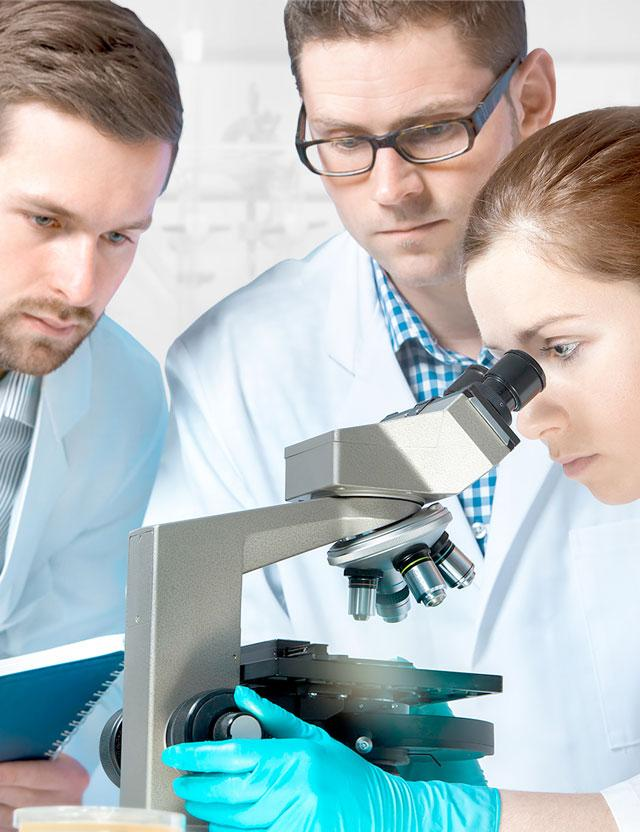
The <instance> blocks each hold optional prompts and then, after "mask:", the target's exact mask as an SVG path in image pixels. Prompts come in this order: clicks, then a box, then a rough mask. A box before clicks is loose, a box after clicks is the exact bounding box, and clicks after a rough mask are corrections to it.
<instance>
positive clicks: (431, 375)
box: [371, 259, 496, 553]
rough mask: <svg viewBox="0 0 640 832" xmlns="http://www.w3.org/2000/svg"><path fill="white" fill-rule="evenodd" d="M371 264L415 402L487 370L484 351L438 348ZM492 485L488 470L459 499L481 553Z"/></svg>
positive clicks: (488, 356) (488, 357)
mask: <svg viewBox="0 0 640 832" xmlns="http://www.w3.org/2000/svg"><path fill="white" fill-rule="evenodd" d="M371 263H372V269H373V278H374V281H375V284H376V291H377V293H378V300H379V301H380V306H381V308H382V314H383V317H384V320H385V323H386V325H387V330H388V332H389V338H390V340H391V345H392V347H393V351H394V353H395V354H396V357H397V359H398V363H399V364H400V367H401V369H402V372H403V373H404V376H405V378H406V379H407V383H408V384H409V387H410V388H411V392H412V393H413V395H414V396H415V397H416V401H419V402H423V401H426V400H427V399H432V398H434V397H435V396H441V395H442V394H443V393H444V391H445V390H446V388H447V387H448V386H449V385H450V384H451V382H452V381H453V380H454V379H456V378H457V377H458V376H459V375H460V374H461V373H462V372H463V370H464V369H465V368H466V367H468V366H469V365H470V364H475V363H477V364H483V365H484V366H486V367H489V366H491V364H492V363H493V361H494V359H493V356H492V355H491V353H490V352H489V351H488V350H486V349H483V350H482V352H481V353H480V356H479V357H478V360H477V361H473V360H472V359H471V358H468V357H467V356H466V355H461V354H460V353H457V352H453V351H451V350H446V349H444V348H443V347H441V346H440V345H439V344H438V343H437V341H435V339H434V338H432V336H431V335H430V334H429V331H428V330H427V328H426V327H425V325H424V323H423V321H422V320H421V319H420V317H419V316H418V314H417V313H416V312H414V310H413V309H412V308H411V306H409V304H408V303H407V302H406V300H405V299H404V298H403V297H402V295H401V294H400V293H399V292H398V290H397V289H396V287H395V286H394V285H393V283H392V282H391V281H390V280H389V278H388V277H387V275H386V274H385V273H384V272H383V271H382V269H381V268H380V266H379V265H378V263H376V262H375V260H373V259H372V260H371ZM495 485H496V472H495V469H492V470H491V471H489V473H487V474H485V475H484V476H482V477H480V479H479V480H477V481H476V482H474V483H473V485H470V486H469V488H466V489H465V490H464V491H463V492H462V493H461V494H460V495H459V500H460V503H461V504H462V508H463V510H464V513H465V515H466V517H467V520H468V521H469V523H470V525H471V528H472V530H473V533H474V535H475V538H476V540H477V541H478V545H479V546H480V549H481V550H482V552H483V553H484V546H485V541H486V537H487V528H488V523H489V520H490V519H491V504H492V502H493V492H494V489H495Z"/></svg>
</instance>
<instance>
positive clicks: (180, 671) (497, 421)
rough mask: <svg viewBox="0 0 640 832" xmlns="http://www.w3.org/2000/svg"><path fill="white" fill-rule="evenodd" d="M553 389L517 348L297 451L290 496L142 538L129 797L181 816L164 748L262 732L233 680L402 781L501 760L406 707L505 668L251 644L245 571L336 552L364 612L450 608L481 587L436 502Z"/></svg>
mask: <svg viewBox="0 0 640 832" xmlns="http://www.w3.org/2000/svg"><path fill="white" fill-rule="evenodd" d="M544 384H545V379H544V374H543V372H542V370H541V368H540V367H539V366H538V364H537V363H536V362H535V361H534V360H533V359H532V358H531V357H530V356H529V355H527V354H526V353H523V352H520V351H517V350H513V351H510V352H507V353H506V354H505V355H504V356H503V357H502V358H501V359H500V360H499V361H498V362H497V363H496V364H495V365H494V367H493V368H492V369H490V370H487V369H486V368H484V367H481V366H478V365H473V366H471V367H469V368H468V369H467V370H466V371H465V372H464V373H463V374H462V375H461V376H460V377H459V378H458V379H457V380H456V381H455V382H454V383H453V384H452V385H451V386H450V387H449V388H448V389H447V390H446V391H445V394H444V395H443V396H442V397H439V398H434V399H431V400H430V401H427V402H422V403H419V404H417V405H416V406H415V407H414V408H412V409H411V410H408V411H404V412H401V413H393V414H391V415H390V416H387V417H386V418H385V419H384V420H383V421H382V422H380V423H376V424H370V425H362V426H357V427H350V428H340V429H336V430H332V431H329V432H328V433H325V434H322V435H321V436H317V437H314V438H312V439H309V440H306V441H304V442H300V443H298V444H296V445H293V446H290V447H288V448H287V449H286V451H285V458H286V483H285V496H286V500H287V503H285V504H283V505H277V506H270V507H268V508H260V509H255V510H250V511H242V512H234V513H230V514H223V515H219V516H214V517H203V518H198V519H195V520H186V521H181V522H175V523H166V524H161V525H157V526H153V527H149V528H142V529H137V530H135V531H133V532H131V534H130V539H129V576H128V584H127V621H126V636H125V677H124V708H123V711H121V712H118V713H117V714H114V716H113V717H112V718H111V719H110V720H109V722H108V723H107V725H106V726H105V729H104V731H103V735H102V740H101V758H102V762H103V766H104V768H105V770H106V771H107V773H108V775H109V776H110V778H111V779H112V780H113V781H114V782H115V783H117V785H119V786H120V788H121V793H120V803H121V805H123V806H130V807H142V808H154V809H167V810H174V811H175V810H181V809H182V803H181V801H179V800H178V799H177V798H176V797H175V796H174V794H173V790H172V788H171V780H172V779H173V776H175V775H174V773H173V772H172V771H170V770H169V769H168V768H166V767H165V766H164V765H163V764H162V763H161V760H160V756H161V753H162V751H163V750H164V748H165V747H167V746H169V745H173V744H175V743H178V742H190V741H200V740H224V739H229V738H238V737H261V736H263V731H262V727H261V726H260V725H259V723H258V722H257V721H256V720H255V719H254V718H253V717H252V716H250V715H249V714H244V713H242V712H240V711H239V710H238V708H237V706H236V705H235V703H234V700H233V689H234V688H235V686H236V685H237V684H239V683H242V684H244V685H248V686H250V687H253V688H254V689H255V690H256V691H257V692H259V693H260V694H262V695H264V696H266V697H268V698H269V699H271V700H272V701H274V702H277V703H278V704H280V705H281V706H282V707H285V708H287V709H288V710H290V711H292V712H293V713H295V714H297V715H298V716H300V717H301V718H302V719H305V720H307V721H311V722H314V723H316V724H319V725H322V726H323V727H324V728H325V729H326V730H327V731H328V732H329V733H330V734H331V735H332V736H334V737H335V738H336V739H338V740H340V741H342V742H344V743H346V744H347V745H349V746H350V747H351V748H353V749H354V751H356V752H357V753H360V754H362V755H363V756H366V758H367V759H368V760H370V761H371V762H372V763H374V764H376V765H380V766H382V767H384V768H386V769H389V770H392V771H395V772H398V773H400V774H402V769H403V767H405V766H406V765H407V764H408V763H409V762H411V761H414V760H430V761H432V762H433V763H434V764H435V766H436V767H438V766H440V765H442V763H443V762H446V761H447V760H460V759H473V758H476V757H481V756H483V755H486V754H492V753H493V726H492V725H491V724H490V723H486V722H482V721H480V720H474V719H462V718H457V717H453V716H450V715H449V716H446V715H445V716H439V715H433V714H432V715H416V713H415V708H414V709H413V712H412V707H413V706H416V705H421V704H426V703H443V702H449V701H453V700H456V699H462V698H465V697H470V696H479V695H485V694H490V693H498V692H500V690H501V688H502V679H501V677H499V676H489V675H485V674H475V673H457V672H447V671H436V670H425V669H419V668H416V667H414V666H413V665H412V664H411V663H410V662H407V661H403V660H395V661H379V660H363V659H355V658H347V657H346V656H339V655H331V654H329V653H328V652H327V648H326V645H321V644H310V643H308V642H297V641H285V640H275V641H269V642H263V643H261V644H254V645H249V646H245V647H241V646H240V602H241V593H242V576H243V574H244V573H247V572H251V571H252V570H255V569H260V568H262V567H265V566H269V565H271V564H275V563H277V562H279V561H281V560H283V559H285V558H289V557H292V556H294V555H297V554H301V553H303V552H307V551H310V550H312V549H316V548H318V547H322V546H328V547H329V548H328V553H327V558H328V561H329V563H330V564H331V565H333V566H336V567H338V568H340V569H342V570H343V571H344V575H345V578H346V581H347V585H348V591H347V592H346V593H345V595H346V603H347V608H348V612H349V614H350V615H351V616H353V617H354V618H355V619H356V620H358V621H363V622H364V621H366V620H367V619H369V618H371V617H372V616H375V615H378V616H380V617H381V618H382V619H384V620H385V621H387V622H389V623H390V624H392V623H394V622H398V621H401V620H402V619H403V618H405V617H406V615H407V613H408V611H409V608H410V606H411V604H412V602H416V603H417V604H419V605H423V606H426V607H432V606H436V605H437V604H440V603H442V602H443V601H444V600H445V598H446V595H447V593H448V592H450V591H454V590H457V589H462V588H464V587H466V586H468V585H469V584H470V583H471V581H472V580H473V577H474V567H473V564H472V563H471V561H469V560H468V558H467V557H466V556H465V555H464V554H463V553H462V552H461V551H459V549H458V548H457V547H456V546H455V544H454V543H453V542H452V541H451V540H450V539H449V536H448V534H447V532H446V528H447V526H448V524H449V522H450V521H451V515H450V513H449V511H448V510H447V509H446V508H444V507H443V506H442V505H440V504H439V503H437V502H436V501H437V500H439V499H443V498H445V497H448V496H453V495H456V494H459V493H460V492H461V491H463V490H464V489H465V488H466V487H468V486H469V485H470V484H471V483H473V482H475V480H477V479H478V478H479V477H480V476H482V475H483V474H484V473H486V472H487V471H489V470H490V469H491V468H493V467H494V466H495V465H497V464H498V463H499V462H500V461H501V460H502V459H503V458H504V457H505V456H506V455H507V454H508V453H509V452H510V451H511V450H512V449H513V448H514V447H515V446H516V445H517V444H518V441H519V440H518V438H517V436H516V435H515V434H514V433H513V431H512V430H511V429H510V423H511V413H512V412H513V411H517V410H520V408H522V407H523V406H524V405H525V404H527V403H528V402H529V401H530V400H531V399H532V398H533V397H534V396H535V395H536V394H537V393H539V392H540V391H541V390H542V389H543V388H544ZM364 626H366V625H364Z"/></svg>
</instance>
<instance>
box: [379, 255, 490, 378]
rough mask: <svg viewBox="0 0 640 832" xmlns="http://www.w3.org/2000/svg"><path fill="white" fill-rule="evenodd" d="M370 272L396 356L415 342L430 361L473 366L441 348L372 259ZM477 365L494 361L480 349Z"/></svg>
mask: <svg viewBox="0 0 640 832" xmlns="http://www.w3.org/2000/svg"><path fill="white" fill-rule="evenodd" d="M371 268H372V271H373V279H374V282H375V286H376V292H377V295H378V300H379V302H380V306H381V308H382V315H383V317H384V320H385V323H386V326H387V331H388V332H389V337H390V339H391V346H392V347H393V351H394V352H395V353H398V352H399V351H400V349H401V348H402V347H403V346H404V344H406V343H407V341H410V340H415V341H418V342H419V343H420V345H421V346H422V347H423V348H424V349H425V350H426V352H428V353H429V355H430V356H431V357H432V358H434V359H435V360H436V361H440V362H442V363H443V364H473V363H474V361H473V359H471V358H469V357H468V356H466V355H462V353H459V352H456V351H455V350H447V349H445V348H444V347H441V346H440V344H438V342H437V341H436V340H435V338H434V337H433V336H432V335H431V333H430V332H429V330H428V329H427V327H426V326H425V324H424V321H423V320H422V319H421V318H420V316H419V315H418V313H417V312H416V311H415V310H414V309H413V308H412V307H411V306H410V304H408V303H407V301H406V300H405V299H404V298H403V297H402V295H401V294H400V292H399V291H398V290H397V289H396V287H395V286H394V284H393V283H392V281H391V280H390V279H389V277H388V276H387V275H386V274H385V272H384V271H383V270H382V268H381V267H380V265H379V263H376V261H375V260H374V259H373V258H371ZM477 361H478V363H480V364H483V365H485V366H487V367H488V366H490V365H491V364H492V363H493V362H494V358H493V356H492V355H491V353H490V352H489V351H488V350H487V349H486V347H483V348H482V350H481V352H480V355H479V356H478V359H477Z"/></svg>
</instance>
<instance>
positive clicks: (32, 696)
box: [0, 634, 124, 761]
mask: <svg viewBox="0 0 640 832" xmlns="http://www.w3.org/2000/svg"><path fill="white" fill-rule="evenodd" d="M123 645H124V637H123V636H122V635H121V634H119V635H112V636H101V637H99V638H92V639H87V640H85V641H77V642H75V643H73V644H64V645H62V646H61V647H53V648H51V649H50V650H41V651H39V652H38V653H27V654H25V655H23V656H16V657H14V658H9V659H1V660H0V761H6V760H38V759H43V758H46V757H55V756H56V754H57V753H58V752H59V751H60V749H61V748H62V747H63V746H64V744H65V743H66V742H67V741H68V740H69V739H70V738H71V737H72V736H73V734H74V733H75V732H76V731H77V730H78V728H79V727H80V725H81V724H82V723H83V721H84V720H85V719H86V717H87V716H88V715H89V714H90V713H91V710H92V709H93V707H94V705H96V703H97V702H98V700H99V699H100V697H101V696H102V694H103V693H105V692H106V691H107V690H108V688H109V687H110V685H111V684H112V683H113V682H114V681H115V679H116V678H117V676H118V674H119V673H120V671H121V670H122V667H123V662H124V649H123Z"/></svg>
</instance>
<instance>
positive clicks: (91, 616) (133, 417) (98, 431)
mask: <svg viewBox="0 0 640 832" xmlns="http://www.w3.org/2000/svg"><path fill="white" fill-rule="evenodd" d="M165 427H166V402H165V396H164V388H163V383H162V376H161V373H160V368H159V367H158V365H157V363H156V361H155V360H154V359H153V358H152V357H151V356H150V355H149V354H148V353H147V352H146V350H144V349H143V348H142V347H141V346H140V345H139V344H138V343H137V342H136V341H135V340H134V339H133V338H132V337H131V336H130V335H128V334H127V333H126V332H125V331H124V330H123V329H121V328H120V327H119V326H118V325H117V324H115V323H114V322H113V321H111V320H109V319H108V318H106V317H103V318H102V319H101V320H100V322H99V323H98V325H97V326H96V328H95V329H94V331H93V332H92V334H91V335H90V336H89V337H88V338H87V339H86V340H85V341H84V342H83V343H82V344H81V345H80V347H79V348H78V349H77V350H76V352H75V353H74V354H73V356H72V357H71V358H70V359H69V360H68V361H67V362H66V363H65V364H63V365H62V366H61V367H60V368H59V369H58V370H56V371H55V372H53V373H51V374H49V375H47V376H45V377H44V378H43V380H42V389H41V395H40V402H39V406H38V413H37V420H36V425H35V428H34V434H33V439H32V443H31V447H30V451H29V457H28V462H27V467H26V469H25V474H24V477H23V480H22V483H21V485H20V488H19V492H18V494H17V496H16V500H15V503H14V506H13V511H12V516H11V524H10V528H9V534H8V540H7V550H6V557H5V565H4V568H3V570H2V573H1V574H0V657H6V656H16V655H19V654H21V653H26V652H30V651H33V650H41V649H45V648H47V647H52V646H55V645H58V644H64V643H66V642H70V641H78V640H80V639H83V638H92V637H93V636H98V635H105V634H108V633H117V632H122V631H123V629H124V589H125V577H126V563H127V551H128V533H129V530H130V529H133V528H136V527H138V526H140V523H141V520H142V517H143V514H144V510H145V507H146V503H147V500H148V496H149V492H150V490H151V485H152V483H153V479H154V476H155V472H156V469H157V465H158V460H159V456H160V451H161V448H162V441H163V437H164V431H165ZM114 706H115V707H117V706H118V703H117V696H116V697H115V698H114V697H113V696H112V697H110V698H109V699H108V700H107V701H106V702H105V703H103V705H102V707H101V708H99V709H98V711H97V713H96V715H95V716H94V717H93V718H92V720H91V722H92V724H93V728H92V729H90V727H89V726H87V727H86V728H85V729H84V730H83V729H81V731H80V732H79V733H78V736H77V737H76V738H75V739H74V740H72V742H71V744H70V745H69V747H68V749H67V750H68V752H69V753H71V754H73V755H74V756H75V757H76V758H77V759H79V760H80V761H81V762H82V763H83V764H84V765H85V766H86V767H88V768H89V769H90V770H91V769H92V768H93V767H94V766H95V765H97V761H98V753H97V752H98V746H97V744H98V733H97V732H99V730H100V728H101V725H102V724H104V722H105V720H106V718H107V717H108V716H109V715H110V714H111V713H112V709H113V708H114Z"/></svg>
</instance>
